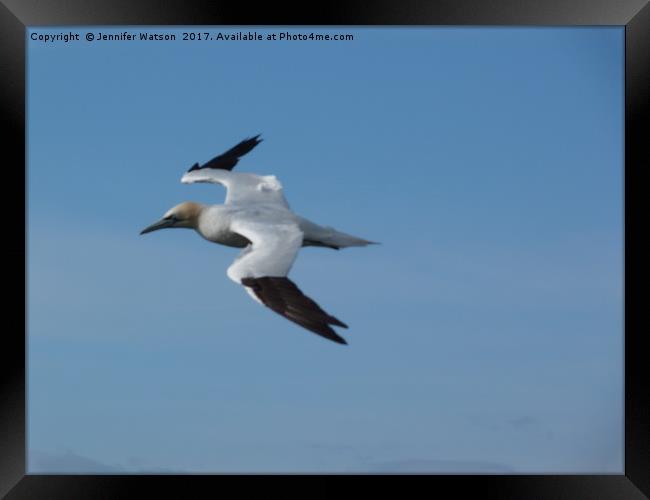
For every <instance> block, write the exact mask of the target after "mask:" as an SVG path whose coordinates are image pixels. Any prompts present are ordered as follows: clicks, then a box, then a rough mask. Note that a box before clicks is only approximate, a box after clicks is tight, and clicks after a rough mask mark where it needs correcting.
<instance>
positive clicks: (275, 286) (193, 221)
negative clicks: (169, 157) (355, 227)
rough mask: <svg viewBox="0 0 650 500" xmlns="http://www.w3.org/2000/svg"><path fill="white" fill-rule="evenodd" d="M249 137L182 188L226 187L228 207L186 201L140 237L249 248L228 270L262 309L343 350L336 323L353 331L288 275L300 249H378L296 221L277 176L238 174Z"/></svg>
mask: <svg viewBox="0 0 650 500" xmlns="http://www.w3.org/2000/svg"><path fill="white" fill-rule="evenodd" d="M259 137H260V135H259V134H258V135H256V136H254V137H251V138H248V139H244V140H243V141H241V142H240V143H239V144H237V145H236V146H234V147H232V148H231V149H229V150H228V151H226V152H225V153H222V154H220V155H219V156H216V157H215V158H213V159H212V160H210V161H208V162H207V163H205V164H203V165H199V164H198V163H195V164H194V165H192V167H191V168H190V169H189V170H188V171H187V172H186V173H185V174H184V175H183V176H182V178H181V182H182V183H184V184H192V183H195V182H208V183H213V184H221V185H223V186H225V188H226V200H225V203H224V204H223V205H205V204H202V203H195V202H192V201H186V202H184V203H181V204H180V205H176V206H175V207H173V208H171V209H170V210H168V211H167V212H166V213H165V215H164V216H163V218H162V219H161V220H159V221H158V222H155V223H153V224H152V225H150V226H148V227H146V228H145V229H143V230H142V231H141V232H140V234H145V233H150V232H152V231H157V230H159V229H164V228H187V229H194V230H195V231H196V232H197V233H199V235H201V236H202V237H203V238H205V239H206V240H208V241H211V242H213V243H219V244H221V245H226V246H229V247H236V248H243V250H242V251H241V253H240V254H239V256H238V257H237V258H236V259H235V261H234V262H233V263H232V265H231V266H230V267H229V268H228V270H227V271H226V274H227V275H228V277H229V278H230V279H231V280H233V281H234V282H235V283H238V284H240V285H242V286H243V287H244V289H245V290H246V292H248V294H249V295H250V296H251V297H253V299H255V300H256V301H257V302H259V303H260V304H262V305H264V306H266V307H268V308H270V309H271V310H273V311H275V312H276V313H278V314H280V315H282V316H284V317H285V318H287V319H288V320H290V321H293V322H294V323H297V324H298V325H300V326H302V327H303V328H306V329H307V330H310V331H312V332H314V333H316V334H318V335H321V336H323V337H325V338H327V339H329V340H333V341H334V342H338V343H340V344H347V342H346V341H345V339H343V338H342V337H340V336H339V335H338V334H337V333H336V332H335V331H334V329H333V328H332V326H331V325H334V326H338V327H342V328H348V326H347V325H346V324H345V323H343V322H342V321H341V320H339V319H337V318H336V317H334V316H332V315H330V314H328V313H326V312H325V311H324V310H323V309H321V308H320V306H319V305H318V304H316V302H314V301H313V300H312V299H310V298H309V297H307V296H306V295H305V294H304V293H303V292H302V291H301V290H300V289H299V288H298V287H297V286H296V284H295V283H294V282H293V281H291V280H290V279H289V278H288V277H287V274H288V273H289V270H290V269H291V266H292V265H293V263H294V261H295V259H296V257H297V255H298V251H299V250H300V248H301V247H306V246H318V247H327V248H332V249H335V250H338V249H340V248H346V247H359V246H366V245H370V244H374V243H376V242H374V241H368V240H365V239H363V238H357V237H356V236H352V235H349V234H346V233H343V232H341V231H337V230H336V229H334V228H332V227H329V226H321V225H319V224H316V223H314V222H311V221H309V220H307V219H305V218H303V217H300V216H299V215H296V214H295V213H294V212H293V211H292V210H291V209H290V208H289V204H288V203H287V201H286V199H285V197H284V194H283V190H282V184H281V183H280V181H279V180H278V179H277V178H276V177H275V176H274V175H257V174H252V173H239V172H232V169H233V168H234V167H235V165H237V163H238V161H239V158H240V157H241V156H244V155H245V154H246V153H248V152H250V151H251V150H252V149H253V148H254V147H255V146H257V145H258V144H259V143H260V142H262V139H260V138H259Z"/></svg>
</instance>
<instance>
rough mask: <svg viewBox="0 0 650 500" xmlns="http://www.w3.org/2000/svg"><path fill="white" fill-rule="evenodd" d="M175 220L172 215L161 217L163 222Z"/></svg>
mask: <svg viewBox="0 0 650 500" xmlns="http://www.w3.org/2000/svg"><path fill="white" fill-rule="evenodd" d="M175 218H176V217H174V216H173V215H168V216H167V217H163V220H172V219H175Z"/></svg>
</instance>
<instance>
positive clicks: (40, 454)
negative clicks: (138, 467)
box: [28, 450, 123, 474]
mask: <svg viewBox="0 0 650 500" xmlns="http://www.w3.org/2000/svg"><path fill="white" fill-rule="evenodd" d="M28 471H29V472H30V473H40V474H57V473H64V474H65V473H69V474H84V473H88V474H97V473H115V472H123V469H121V468H119V467H115V466H113V465H108V464H105V463H103V462H99V461H97V460H94V459H92V458H88V457H84V456H81V455H77V454H76V453H73V452H71V451H66V452H65V453H51V452H45V451H40V450H30V451H29V454H28Z"/></svg>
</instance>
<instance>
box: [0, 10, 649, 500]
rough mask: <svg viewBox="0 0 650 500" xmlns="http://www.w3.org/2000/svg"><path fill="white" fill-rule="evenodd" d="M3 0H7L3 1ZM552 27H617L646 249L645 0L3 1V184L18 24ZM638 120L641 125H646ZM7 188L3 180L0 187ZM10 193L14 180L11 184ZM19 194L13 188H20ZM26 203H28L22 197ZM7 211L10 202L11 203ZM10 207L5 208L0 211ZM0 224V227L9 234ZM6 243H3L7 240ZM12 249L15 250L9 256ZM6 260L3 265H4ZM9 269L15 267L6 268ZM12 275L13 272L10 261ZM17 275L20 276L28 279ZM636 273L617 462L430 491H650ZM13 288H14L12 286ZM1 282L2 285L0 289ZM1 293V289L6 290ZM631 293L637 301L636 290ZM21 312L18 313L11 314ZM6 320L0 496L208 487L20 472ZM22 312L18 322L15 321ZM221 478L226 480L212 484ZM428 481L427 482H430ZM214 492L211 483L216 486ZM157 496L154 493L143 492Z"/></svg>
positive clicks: (453, 481) (15, 372) (628, 281)
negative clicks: (619, 468)
mask: <svg viewBox="0 0 650 500" xmlns="http://www.w3.org/2000/svg"><path fill="white" fill-rule="evenodd" d="M7 4H8V6H7ZM110 24H118V25H138V24H141V25H156V24H160V25H239V26H250V25H328V24H329V25H496V26H498V25H529V26H533V25H554V26H572V25H575V26H588V25H589V26H598V25H601V26H602V25H617V26H625V201H624V203H625V217H626V221H625V222H626V223H625V235H624V238H625V239H624V242H625V252H626V253H625V258H626V260H627V259H630V256H632V255H636V252H638V251H639V249H640V248H642V247H641V246H640V245H639V244H638V243H639V242H638V237H635V236H634V235H633V234H632V231H631V227H632V224H631V222H630V221H631V219H630V215H631V214H633V213H634V212H635V211H637V210H639V208H637V203H638V201H639V199H640V197H639V195H638V191H635V189H638V186H640V185H641V183H640V182H638V181H637V182H635V180H637V177H638V175H637V172H639V171H640V168H641V167H642V166H646V165H643V163H642V162H643V160H646V161H645V163H647V157H648V156H647V153H646V154H645V155H644V151H643V146H645V143H646V142H647V138H646V136H645V135H644V134H643V132H642V130H644V129H647V128H648V123H647V122H648V104H649V103H650V5H648V0H547V1H546V2H540V1H539V0H491V1H489V2H488V1H485V0H484V1H481V0H436V1H433V0H431V1H428V2H424V1H418V0H399V1H392V2H390V1H389V0H376V1H374V2H365V3H362V2H361V1H359V0H354V1H351V0H348V1H341V2H338V1H337V2H330V3H327V4H321V3H318V4H313V5H312V6H311V10H309V11H307V10H304V9H302V8H297V7H285V6H280V5H276V4H273V3H270V2H269V3H266V4H261V5H256V6H254V7H253V6H251V4H250V3H249V2H240V3H239V4H237V3H235V2H229V3H226V2H223V1H216V0H213V1H209V0H201V1H197V0H195V1H188V0H186V1H170V0H168V1H165V2H158V1H156V0H141V1H138V2H130V1H128V0H107V1H102V0H50V1H49V2H48V3H47V4H45V3H44V2H42V1H39V0H3V5H0V85H1V86H2V87H1V88H2V93H1V101H2V116H3V118H4V120H3V121H5V123H6V124H7V131H6V132H5V134H4V137H3V141H2V142H3V145H4V148H3V149H4V150H6V149H9V150H10V151H11V152H12V153H13V155H12V156H13V158H15V161H13V162H6V163H5V165H4V172H3V173H4V176H5V179H6V176H7V175H8V176H10V178H9V179H6V180H5V182H7V181H8V182H7V184H6V185H7V186H8V187H9V189H11V188H12V187H14V186H19V185H22V186H23V193H25V190H24V186H25V171H24V170H21V169H20V168H16V166H18V165H25V58H26V52H25V50H26V43H25V42H26V31H25V30H26V27H27V26H38V25H110ZM643 123H646V126H645V127H644V126H643ZM7 191H8V189H6V190H5V196H6V192H7ZM14 191H15V192H16V193H18V189H14ZM18 195H19V194H18ZM25 209H26V204H25ZM12 213H15V208H14V209H13V210H12ZM5 215H6V214H5ZM3 222H4V223H5V227H6V224H7V223H9V224H10V225H11V229H12V230H13V233H10V235H11V238H7V239H5V244H4V245H3V253H4V254H6V258H7V262H14V261H15V260H18V259H19V258H20V257H21V256H22V258H23V265H24V267H23V269H25V270H26V267H25V266H26V261H25V260H24V259H25V250H26V244H25V241H26V231H25V222H26V219H23V221H22V222H23V225H22V227H20V222H21V221H20V219H19V218H18V217H14V218H12V219H11V220H9V221H7V220H6V219H3ZM5 234H6V233H5ZM7 243H9V247H7ZM10 259H11V260H10ZM9 267H11V266H7V265H6V264H5V266H4V268H5V270H6V269H7V268H9ZM13 267H14V268H15V269H16V270H17V269H18V266H13ZM16 272H17V273H18V272H19V271H16ZM24 278H25V275H24V274H23V275H22V276H19V277H17V281H18V283H20V282H21V281H22V282H23V283H25V279H24ZM638 281H639V278H638V277H637V275H636V274H635V275H633V274H631V273H628V272H627V266H626V271H625V291H626V294H625V297H626V299H625V326H626V328H625V472H624V473H623V474H620V475H619V474H612V475H557V476H553V475H469V476H467V475H451V476H445V475H430V476H427V477H428V480H429V481H431V482H433V483H434V484H433V486H434V487H436V490H438V488H440V487H449V488H453V491H454V496H455V497H458V496H460V497H461V498H462V497H463V496H464V495H466V494H474V495H476V496H480V497H487V498H507V499H509V498H513V499H515V498H516V499H526V498H535V499H547V498H548V499H565V498H566V499H575V500H578V499H589V500H591V499H618V498H621V499H642V498H648V497H647V496H646V495H650V390H649V385H648V384H647V381H650V370H649V368H648V364H646V363H645V361H646V360H645V359H644V358H645V351H644V350H643V349H642V345H643V342H642V338H643V335H644V334H645V332H644V331H642V330H641V329H640V328H639V326H638V325H639V324H640V323H641V322H640V321H636V319H637V318H638V316H640V313H641V308H640V307H639V300H638V298H636V297H638V296H636V297H635V296H634V295H633V294H631V293H629V290H630V289H631V286H632V285H633V284H634V282H638ZM19 289H20V288H19ZM7 292H8V291H7ZM8 293H9V292H8ZM25 297H26V296H25V295H23V296H22V297H19V294H17V293H13V294H10V295H6V296H5V300H7V299H9V300H15V302H16V303H15V304H13V303H11V304H10V305H9V307H8V308H7V309H8V310H12V311H19V310H20V305H21V302H22V305H23V307H24V306H25ZM635 299H636V300H635ZM16 316H19V319H18V321H16V320H15V319H14V318H15V317H16ZM6 317H8V318H11V320H10V321H7V320H5V324H6V325H7V328H5V331H4V334H3V336H2V341H3V348H2V352H3V353H4V356H3V362H2V363H1V371H0V373H1V379H0V381H1V385H0V404H1V410H0V422H1V425H0V495H3V496H4V495H5V494H7V493H8V496H7V498H12V499H15V498H57V499H58V498H75V499H76V498H117V497H119V498H126V497H137V496H139V495H138V494H137V493H136V491H137V489H139V488H140V487H146V488H147V492H148V494H147V496H150V495H151V493H152V488H153V489H154V490H159V493H166V495H164V496H171V495H173V496H175V497H188V496H189V495H188V490H189V491H199V489H203V488H204V487H209V488H214V487H215V486H217V481H220V478H221V476H220V475H198V476H190V475H123V476H107V475H95V476H87V475H32V474H29V475H26V473H25V470H26V449H25V436H26V433H25V429H26V423H25V403H26V398H25V373H26V372H25V361H26V360H25V336H24V335H25V332H26V324H25V328H21V327H20V325H22V324H23V321H25V317H26V316H25V315H24V314H23V315H22V317H20V315H19V314H14V315H12V316H9V315H7V316H6ZM21 319H22V320H23V321H21ZM219 486H221V487H222V488H223V485H222V484H219ZM429 486H431V485H429ZM213 491H217V490H213ZM151 496H153V495H151Z"/></svg>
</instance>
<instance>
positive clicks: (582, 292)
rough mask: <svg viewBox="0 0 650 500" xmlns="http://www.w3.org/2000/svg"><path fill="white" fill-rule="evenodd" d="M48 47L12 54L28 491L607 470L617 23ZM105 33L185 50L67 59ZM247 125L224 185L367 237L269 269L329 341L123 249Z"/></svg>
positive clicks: (175, 240) (208, 260) (164, 251)
mask: <svg viewBox="0 0 650 500" xmlns="http://www.w3.org/2000/svg"><path fill="white" fill-rule="evenodd" d="M70 29H71V30H72V31H73V32H78V33H80V34H81V37H80V38H81V41H79V42H70V43H67V44H65V43H62V42H57V43H48V44H45V43H42V42H37V41H28V50H29V53H28V54H29V55H28V174H27V175H28V224H29V225H28V300H29V305H28V352H29V359H28V384H29V393H28V399H29V402H28V421H29V429H28V447H29V470H30V472H61V471H67V472H115V471H123V472H171V471H174V472H234V471H237V472H293V471H296V472H355V471H357V472H386V471H389V472H390V471H395V472H408V471H425V472H444V473H449V472H485V473H503V472H512V473H546V472H560V473H561V472H567V473H570V472H589V473H603V472H612V473H620V472H622V470H623V392H622V389H623V371H622V367H623V326H622V316H623V310H622V300H623V291H622V279H623V274H622V262H623V244H622V229H623V224H622V220H623V212H622V203H623V197H622V193H623V34H624V33H623V28H618V27H607V28H530V29H528V28H516V29H515V28H481V29H479V28H426V29H425V28H417V29H398V28H390V29H370V28H351V27H345V28H329V29H313V28H300V29H294V30H290V31H294V32H301V33H305V32H307V33H308V32H312V31H313V32H322V33H330V34H332V33H340V32H344V33H353V34H354V37H355V39H354V40H353V41H346V42H341V41H338V42H334V41H330V42H314V41H304V42H280V41H275V42H273V41H262V42H243V41H242V42H216V41H201V42H198V41H196V42H189V41H182V40H180V38H181V35H180V34H181V33H182V32H183V31H187V29H183V28H173V29H171V28H170V29H161V28H157V27H156V28H151V29H148V30H145V29H141V28H138V27H127V28H119V29H116V30H112V29H109V28H97V27H93V28H92V29H91V30H88V29H85V28H75V27H73V28H69V27H65V28H62V29H58V28H51V27H48V28H47V29H44V28H36V29H32V30H31V32H36V33H58V32H67V31H69V30H70ZM125 29H126V30H127V31H130V32H134V33H137V32H141V31H149V32H157V33H163V32H165V33H171V32H175V33H177V34H178V38H179V39H178V40H177V41H175V42H139V41H136V42H109V41H105V42H87V41H85V40H84V35H85V33H86V32H87V31H91V32H93V33H97V32H103V33H109V32H115V33H119V32H122V31H124V30H125ZM251 30H253V29H251ZM254 30H256V31H257V32H260V33H267V32H276V33H277V32H280V31H287V30H286V29H284V28H278V29H272V30H267V29H260V28H255V29H254ZM193 31H211V32H213V33H216V32H217V31H222V32H226V31H228V32H233V31H238V30H223V29H218V28H214V27H213V28H209V29H203V28H200V29H193ZM244 31H247V30H246V29H244ZM257 133H262V134H263V138H264V139H265V140H264V142H263V143H262V144H261V145H260V146H258V147H257V148H256V149H255V150H254V151H253V152H251V153H250V155H248V156H246V157H244V158H243V159H242V161H241V162H240V163H239V164H238V165H237V167H236V168H237V170H238V171H248V172H256V173H261V174H275V175H277V176H278V178H279V179H280V180H281V181H282V183H283V184H284V188H285V194H286V196H287V198H288V201H289V203H290V204H291V207H292V208H293V209H294V210H295V211H296V212H298V213H299V214H301V215H303V216H305V217H307V218H309V219H311V220H314V221H316V222H318V223H321V224H325V225H331V226H334V227H336V228H337V229H340V230H342V231H345V232H348V233H351V234H355V235H358V236H361V237H364V238H368V239H371V240H375V241H380V242H381V243H382V245H379V246H372V247H368V248H352V249H347V250H342V251H339V252H335V251H332V250H328V249H318V248H306V249H303V250H302V252H301V253H300V255H299V257H298V260H297V261H296V263H295V265H294V268H293V269H292V272H291V274H290V277H291V278H292V279H293V280H294V281H295V282H296V283H297V284H298V285H299V286H300V287H301V289H302V290H303V291H305V293H307V295H309V296H311V297H313V298H314V299H315V300H317V302H319V303H320V304H321V306H322V307H323V308H324V309H325V310H327V311H329V312H331V313H332V314H334V315H336V316H337V317H339V318H340V319H342V320H343V321H344V322H346V323H347V324H349V325H350V329H349V330H345V331H343V332H342V333H343V335H344V337H345V338H346V339H347V340H348V342H349V345H348V346H341V345H337V344H334V343H331V342H328V341H326V340H324V339H321V338H320V337H317V336H316V335H313V334H312V333H310V332H307V331H305V330H302V329H300V328H299V327H298V326H296V325H294V324H292V323H290V322H288V321H286V320H285V319H283V318H281V317H279V316H277V315H275V314H274V313H273V312H271V311H269V310H267V309H265V308H263V307H260V306H259V305H258V304H257V303H255V302H253V301H252V300H251V299H250V298H249V297H248V295H247V294H246V293H245V292H244V291H243V290H242V289H241V287H239V286H238V285H236V284H235V283H233V282H231V281H230V280H229V279H228V278H227V277H226V275H225V270H226V268H227V267H228V266H229V265H230V263H231V262H232V260H233V259H234V258H235V256H236V255H237V252H238V250H236V249H232V248H226V247H220V246H216V245H212V244H209V243H208V242H206V241H204V240H202V239H201V238H200V237H199V236H198V235H196V234H194V233H192V232H190V231H184V230H173V231H160V232H156V233H153V234H149V235H146V236H139V234H138V233H139V231H140V230H141V229H142V228H144V227H145V226H147V225H148V224H150V223H151V222H153V221H155V220H157V219H158V218H159V217H160V216H161V215H162V214H163V213H164V212H165V211H166V210H167V209H168V208H170V207H171V206H173V205H175V204H177V203H179V202H181V201H184V200H195V201H199V202H203V203H221V202H222V200H223V196H224V190H223V189H222V188H221V187H219V186H209V185H191V186H188V185H182V184H180V182H179V181H180V177H181V175H182V174H183V173H184V172H185V171H186V170H187V169H188V168H189V167H190V166H191V165H192V164H193V163H195V162H203V161H206V160H208V159H210V158H212V157H213V156H214V155H215V154H218V153H221V152H222V151H224V150H225V149H227V148H229V147H231V146H232V145H234V144H235V143H236V142H238V141H239V140H241V139H242V138H244V137H247V136H250V135H253V134H257Z"/></svg>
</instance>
